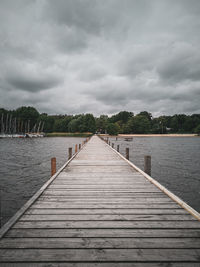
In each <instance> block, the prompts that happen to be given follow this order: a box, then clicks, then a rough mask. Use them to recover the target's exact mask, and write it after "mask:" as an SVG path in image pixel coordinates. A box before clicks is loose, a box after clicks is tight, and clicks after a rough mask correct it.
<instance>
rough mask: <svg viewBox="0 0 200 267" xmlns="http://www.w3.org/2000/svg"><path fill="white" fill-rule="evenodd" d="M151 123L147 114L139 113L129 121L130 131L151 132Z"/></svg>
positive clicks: (137, 132)
mask: <svg viewBox="0 0 200 267" xmlns="http://www.w3.org/2000/svg"><path fill="white" fill-rule="evenodd" d="M150 127H151V124H150V122H149V120H148V119H147V118H146V117H145V116H141V115H137V116H135V117H133V118H131V119H130V120H129V121H128V123H127V130H128V131H129V133H136V134H142V133H143V134H145V133H149V132H150Z"/></svg>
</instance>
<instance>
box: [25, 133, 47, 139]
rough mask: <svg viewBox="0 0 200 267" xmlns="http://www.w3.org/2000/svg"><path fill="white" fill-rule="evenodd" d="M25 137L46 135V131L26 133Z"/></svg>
mask: <svg viewBox="0 0 200 267" xmlns="http://www.w3.org/2000/svg"><path fill="white" fill-rule="evenodd" d="M25 137H27V138H38V137H44V133H26V135H25Z"/></svg>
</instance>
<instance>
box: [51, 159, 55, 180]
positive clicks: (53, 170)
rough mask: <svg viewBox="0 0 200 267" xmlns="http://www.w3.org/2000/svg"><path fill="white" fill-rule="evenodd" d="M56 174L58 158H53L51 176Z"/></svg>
mask: <svg viewBox="0 0 200 267" xmlns="http://www.w3.org/2000/svg"><path fill="white" fill-rule="evenodd" d="M55 173H56V158H51V176H53V175H54V174H55Z"/></svg>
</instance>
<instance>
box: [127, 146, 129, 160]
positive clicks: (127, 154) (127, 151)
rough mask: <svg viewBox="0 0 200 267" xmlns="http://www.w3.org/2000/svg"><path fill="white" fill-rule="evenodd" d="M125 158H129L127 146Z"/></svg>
mask: <svg viewBox="0 0 200 267" xmlns="http://www.w3.org/2000/svg"><path fill="white" fill-rule="evenodd" d="M126 159H128V160H129V148H128V147H127V148H126Z"/></svg>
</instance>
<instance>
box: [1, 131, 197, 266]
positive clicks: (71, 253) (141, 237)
mask: <svg viewBox="0 0 200 267" xmlns="http://www.w3.org/2000/svg"><path fill="white" fill-rule="evenodd" d="M151 179H152V178H151V177H149V176H148V175H146V174H144V173H143V172H142V171H140V170H139V169H137V167H134V165H133V164H131V163H130V162H129V161H128V160H126V159H125V158H123V157H122V156H120V154H119V153H118V152H116V151H115V150H114V149H113V148H111V147H110V146H109V145H108V144H106V143H105V142H103V141H102V140H101V139H100V138H98V137H97V136H93V137H92V138H91V139H90V141H89V142H88V143H86V145H84V146H83V148H82V150H81V151H80V152H78V153H77V154H76V155H74V156H73V157H72V158H71V159H70V160H69V161H68V162H67V163H66V164H65V166H63V168H61V169H60V170H59V171H58V172H57V173H56V174H55V175H54V176H53V177H52V178H51V179H50V180H49V181H48V182H47V183H46V184H45V185H44V186H43V187H42V188H41V189H40V190H39V191H38V192H37V193H36V194H35V195H34V196H33V197H32V199H30V200H29V201H28V202H27V204H25V206H23V207H22V209H21V210H20V211H19V212H18V213H17V214H16V215H15V216H14V217H13V218H12V219H11V220H10V221H9V222H8V223H7V224H6V225H5V226H4V227H3V228H2V229H1V231H0V237H1V239H0V266H20V267H21V266H22V267H24V266H39V267H40V266H46V267H47V266H48V267H55V266H59V267H64V266H67V267H77V266H79V267H93V266H95V267H107V266H108V267H115V266H117V267H143V266H144V267H145V266H146V267H147V266H148V267H156V266H166V267H167V266H170V267H172V266H175V267H185V266H188V267H189V266H195V267H197V266H198V267H199V266H200V222H199V219H200V216H199V214H198V213H197V212H196V211H194V210H193V209H192V208H190V207H189V206H187V204H186V203H184V202H182V201H181V200H180V199H179V198H177V197H176V196H174V195H173V194H171V193H170V192H169V191H167V190H166V189H165V188H164V187H162V186H160V185H159V184H158V183H156V182H155V181H154V180H153V179H152V180H151ZM159 186H160V189H159ZM167 194H168V195H167ZM181 206H183V207H185V209H184V208H182V207H181ZM186 209H187V210H186ZM188 211H189V212H190V213H189V212H188ZM191 214H193V215H191Z"/></svg>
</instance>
